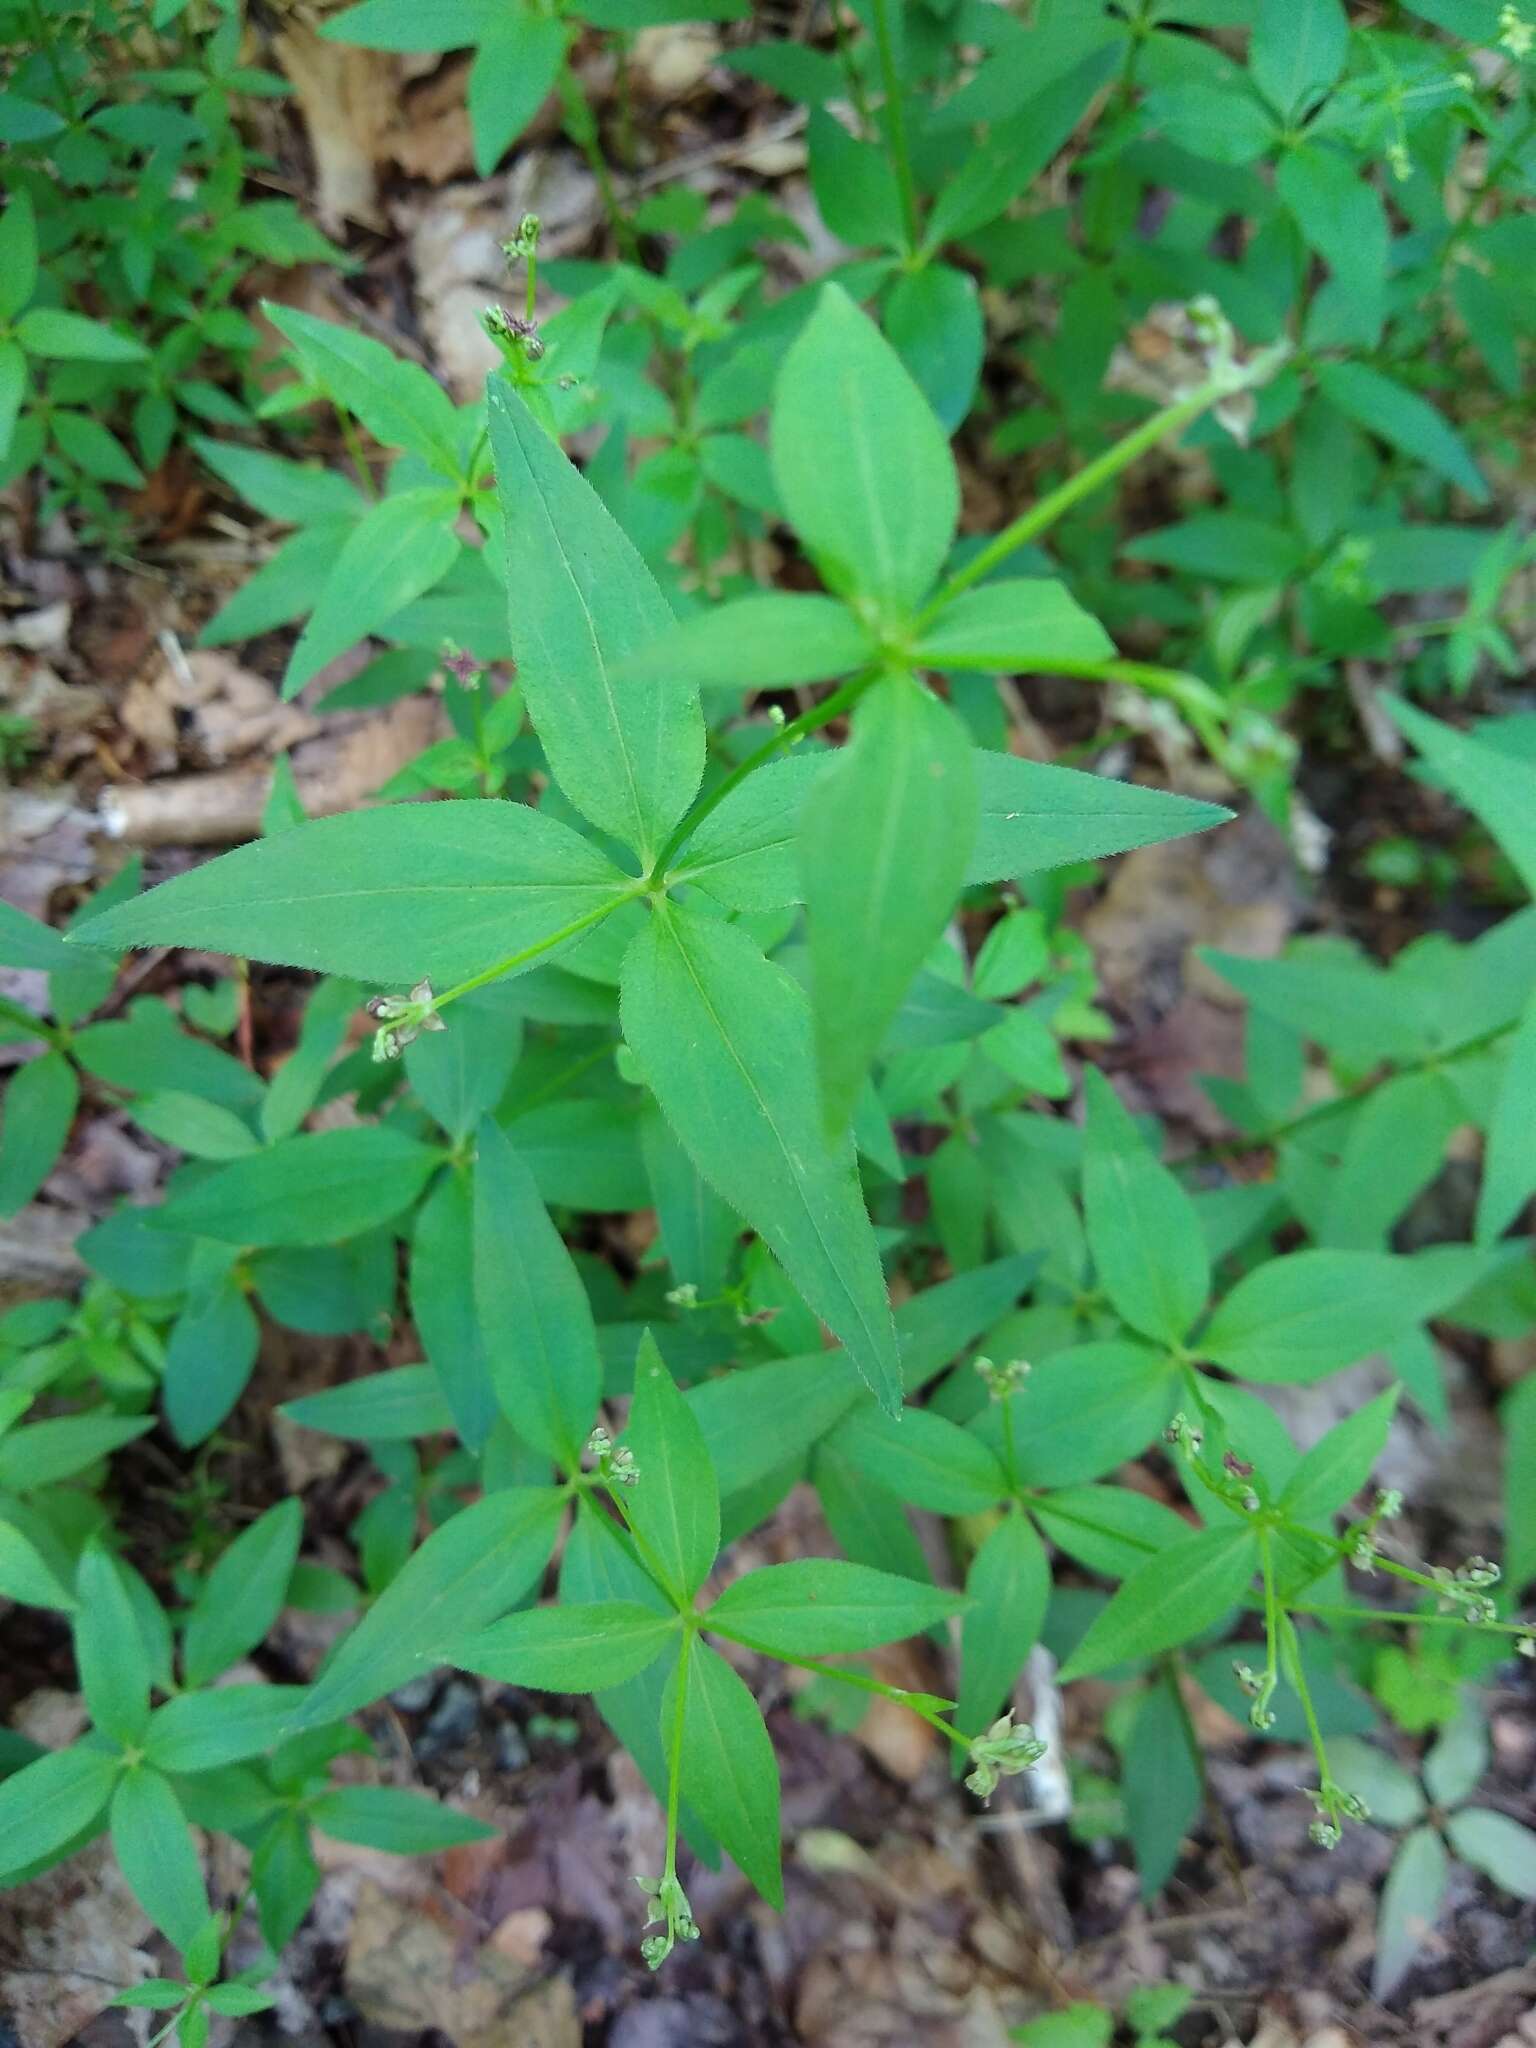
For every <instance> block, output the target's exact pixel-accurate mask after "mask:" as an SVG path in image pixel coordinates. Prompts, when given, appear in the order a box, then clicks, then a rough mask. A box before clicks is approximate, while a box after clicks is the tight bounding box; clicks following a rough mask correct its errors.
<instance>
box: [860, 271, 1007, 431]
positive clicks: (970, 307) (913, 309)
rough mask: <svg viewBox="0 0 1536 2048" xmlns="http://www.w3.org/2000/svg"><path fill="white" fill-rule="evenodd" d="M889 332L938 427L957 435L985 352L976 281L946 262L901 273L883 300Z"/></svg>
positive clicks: (979, 374)
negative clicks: (955, 432)
mask: <svg viewBox="0 0 1536 2048" xmlns="http://www.w3.org/2000/svg"><path fill="white" fill-rule="evenodd" d="M885 332H886V338H887V339H888V340H889V342H890V344H891V346H892V347H893V348H894V349H895V350H896V352H897V354H898V355H899V356H900V357H901V360H902V362H903V363H904V364H905V366H906V368H907V369H908V370H909V371H910V373H911V375H912V379H913V382H914V383H915V384H916V385H917V388H918V390H919V391H921V392H922V394H923V396H924V398H926V399H927V401H928V403H929V404H930V405H931V406H932V407H933V410H934V415H935V417H936V418H937V420H938V422H939V425H940V426H941V427H942V428H943V429H944V431H945V433H947V434H952V433H954V431H955V429H956V428H957V427H958V426H959V425H960V423H961V421H962V420H963V419H964V418H965V416H966V414H967V413H968V412H969V411H970V409H971V406H972V404H973V402H974V400H975V397H976V385H977V382H978V380H979V379H980V376H981V365H982V359H983V357H984V355H985V353H986V323H985V321H984V319H983V317H982V310H981V295H980V293H979V292H978V291H977V289H976V280H975V279H974V278H973V277H971V276H970V275H969V273H968V272H966V271H963V270H956V269H954V268H953V266H952V265H950V264H948V263H929V264H925V265H924V267H923V268H922V269H921V270H909V271H905V272H903V273H902V275H901V276H900V277H898V278H897V280H896V283H895V285H894V286H893V287H892V289H891V294H890V297H889V298H888V299H887V300H886V302H885Z"/></svg>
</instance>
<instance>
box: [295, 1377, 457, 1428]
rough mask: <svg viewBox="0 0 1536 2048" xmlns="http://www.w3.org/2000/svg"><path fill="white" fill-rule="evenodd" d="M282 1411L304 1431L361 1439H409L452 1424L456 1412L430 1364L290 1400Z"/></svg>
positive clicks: (352, 1382) (364, 1378)
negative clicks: (312, 1430)
mask: <svg viewBox="0 0 1536 2048" xmlns="http://www.w3.org/2000/svg"><path fill="white" fill-rule="evenodd" d="M279 1413H280V1414H282V1415H285V1416H286V1417H287V1418H288V1420H289V1421H290V1422H296V1423H298V1424H299V1425H300V1427H301V1428H303V1429H318V1430H324V1431H325V1432H326V1434H327V1435H329V1436H347V1437H356V1438H357V1440H358V1441H359V1442H360V1443H405V1442H408V1441H410V1440H411V1439H413V1438H415V1437H421V1436H437V1435H439V1434H441V1432H442V1431H444V1430H447V1429H451V1428H452V1427H453V1415H452V1411H451V1410H450V1408H449V1406H448V1403H447V1402H446V1401H445V1400H444V1398H443V1391H442V1388H441V1387H440V1386H439V1385H438V1380H437V1375H436V1373H434V1372H433V1370H432V1368H431V1366H429V1365H396V1366H391V1367H390V1368H389V1369H388V1371H386V1372H372V1373H365V1374H364V1375H363V1377H362V1378H361V1379H356V1380H347V1381H345V1382H344V1383H343V1384H342V1385H341V1386H339V1387H326V1388H325V1389H323V1391H322V1392H320V1393H318V1394H303V1395H301V1396H300V1397H299V1399H298V1400H296V1401H285V1402H284V1403H283V1406H282V1408H281V1409H280V1410H279Z"/></svg>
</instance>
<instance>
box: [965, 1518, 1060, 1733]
mask: <svg viewBox="0 0 1536 2048" xmlns="http://www.w3.org/2000/svg"><path fill="white" fill-rule="evenodd" d="M965 1592H966V1599H967V1601H968V1603H969V1604H968V1606H967V1608H966V1611H965V1618H964V1620H963V1621H962V1623H961V1626H960V1700H959V1704H958V1706H957V1707H956V1710H955V1726H956V1727H957V1728H959V1729H960V1730H961V1731H962V1732H963V1733H965V1734H967V1735H978V1734H980V1733H981V1731H982V1730H983V1729H984V1728H986V1727H988V1726H990V1724H991V1722H992V1720H993V1719H994V1717H995V1716H996V1715H997V1714H998V1713H999V1712H1000V1711H1001V1710H1002V1708H1003V1707H1004V1705H1005V1704H1006V1703H1007V1701H1008V1699H1009V1697H1010V1695H1011V1694H1012V1692H1013V1688H1014V1685H1015V1683H1016V1681H1017V1679H1018V1676H1019V1673H1020V1672H1021V1671H1022V1670H1023V1668H1024V1660H1025V1658H1026V1657H1028V1655H1029V1653H1030V1651H1031V1650H1032V1649H1033V1648H1034V1646H1035V1643H1036V1642H1037V1641H1038V1639H1039V1635H1040V1627H1041V1624H1042V1623H1043V1621H1044V1620H1045V1609H1046V1603H1047V1602H1048V1600H1049V1599H1050V1597H1051V1567H1050V1562H1049V1560H1048V1559H1047V1557H1046V1554H1045V1545H1044V1544H1043V1543H1042V1542H1041V1541H1040V1538H1039V1536H1038V1535H1037V1534H1036V1533H1035V1525H1034V1523H1033V1522H1031V1521H1030V1519H1029V1517H1028V1516H1027V1515H1024V1514H1018V1513H1010V1514H1005V1515H1004V1516H1003V1518H1002V1520H1001V1521H1000V1522H999V1523H998V1524H997V1527H996V1528H995V1529H993V1530H992V1531H991V1533H990V1534H989V1535H988V1537H987V1539H986V1541H985V1542H984V1543H983V1544H982V1546H981V1548H980V1549H979V1550H978V1551H977V1553H976V1555H975V1556H974V1557H973V1558H972V1559H971V1568H970V1570H969V1571H968V1572H967V1573H966V1575H965Z"/></svg>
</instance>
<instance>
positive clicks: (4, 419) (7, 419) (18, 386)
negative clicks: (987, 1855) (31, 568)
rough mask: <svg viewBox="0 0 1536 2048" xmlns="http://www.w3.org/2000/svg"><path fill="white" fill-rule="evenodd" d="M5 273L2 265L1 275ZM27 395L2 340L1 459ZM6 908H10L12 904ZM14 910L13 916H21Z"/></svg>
mask: <svg viewBox="0 0 1536 2048" xmlns="http://www.w3.org/2000/svg"><path fill="white" fill-rule="evenodd" d="M3 275H4V269H3V266H0V276H3ZM26 395H27V359H26V357H25V356H24V355H23V354H22V352H21V350H20V349H19V348H18V347H17V346H16V344H15V342H14V341H0V461H4V459H5V457H6V456H7V455H8V454H9V452H10V446H11V440H12V437H13V436H14V434H15V432H16V421H17V418H18V416H19V415H20V412H21V408H22V404H23V401H24V400H25V398H26ZM6 908H7V909H8V910H9V909H10V905H9V904H7V905H6ZM20 914H21V913H20V912H19V911H13V912H12V915H13V916H20Z"/></svg>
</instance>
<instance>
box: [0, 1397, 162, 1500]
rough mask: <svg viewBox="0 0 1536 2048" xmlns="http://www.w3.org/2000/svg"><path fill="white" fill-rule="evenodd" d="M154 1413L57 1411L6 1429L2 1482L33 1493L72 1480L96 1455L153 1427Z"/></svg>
mask: <svg viewBox="0 0 1536 2048" xmlns="http://www.w3.org/2000/svg"><path fill="white" fill-rule="evenodd" d="M154 1426H155V1419H154V1417H153V1416H152V1415H112V1414H108V1413H107V1412H106V1411H105V1410H101V1411H99V1412H98V1413H96V1414H94V1415H60V1416H56V1417H53V1418H51V1419H50V1420H49V1421H47V1422H29V1423H28V1424H27V1425H26V1427H25V1428H23V1429H12V1430H9V1431H8V1432H7V1433H6V1435H5V1437H4V1439H3V1440H0V1487H3V1488H9V1489H10V1491H11V1492H13V1493H33V1492H36V1491H37V1490H38V1489H39V1488H40V1487H44V1486H52V1485H53V1484H54V1483H55V1482H56V1481H58V1480H60V1479H73V1478H74V1477H75V1475H76V1473H78V1472H84V1471H85V1470H86V1469H87V1467H88V1466H91V1465H94V1464H95V1463H96V1462H97V1460H98V1459H99V1458H104V1457H106V1455H107V1453H108V1452H109V1451H115V1450H117V1449H118V1448H119V1446H120V1445H122V1444H129V1443H132V1442H133V1440H134V1438H135V1437H137V1436H143V1434H144V1432H145V1431H146V1430H149V1429H153V1428H154Z"/></svg>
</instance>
